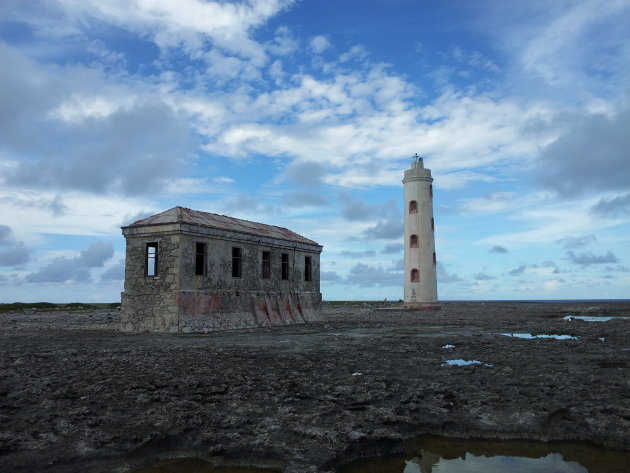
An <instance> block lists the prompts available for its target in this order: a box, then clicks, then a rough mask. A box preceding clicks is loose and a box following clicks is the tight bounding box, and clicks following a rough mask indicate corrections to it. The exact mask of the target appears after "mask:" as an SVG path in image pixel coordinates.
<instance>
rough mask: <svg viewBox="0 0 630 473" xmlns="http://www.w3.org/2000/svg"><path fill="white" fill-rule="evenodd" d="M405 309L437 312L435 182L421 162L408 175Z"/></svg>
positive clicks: (417, 159)
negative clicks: (434, 220) (434, 218)
mask: <svg viewBox="0 0 630 473" xmlns="http://www.w3.org/2000/svg"><path fill="white" fill-rule="evenodd" d="M402 182H403V185H404V188H405V211H404V212H405V305H404V306H405V308H408V309H418V310H438V309H439V308H440V306H439V305H438V303H437V279H436V274H435V269H436V258H435V238H434V222H433V186H432V185H431V183H432V182H433V178H432V177H431V170H429V169H425V168H424V163H423V161H422V158H421V157H419V156H418V155H417V154H416V155H415V156H414V157H413V162H412V163H411V169H407V170H406V171H405V178H404V179H403V181H402Z"/></svg>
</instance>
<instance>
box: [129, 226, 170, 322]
mask: <svg viewBox="0 0 630 473" xmlns="http://www.w3.org/2000/svg"><path fill="white" fill-rule="evenodd" d="M179 239H180V235H177V234H160V235H145V236H141V237H135V238H127V250H126V260H125V291H124V292H123V293H122V308H123V313H122V329H123V330H124V331H150V332H154V331H159V332H177V331H178V330H179V309H178V307H177V296H176V295H177V292H178V291H179V267H178V264H177V261H178V259H179V251H180V250H179ZM150 242H157V243H158V262H157V264H158V268H157V275H156V276H146V275H145V252H146V244H147V243H150Z"/></svg>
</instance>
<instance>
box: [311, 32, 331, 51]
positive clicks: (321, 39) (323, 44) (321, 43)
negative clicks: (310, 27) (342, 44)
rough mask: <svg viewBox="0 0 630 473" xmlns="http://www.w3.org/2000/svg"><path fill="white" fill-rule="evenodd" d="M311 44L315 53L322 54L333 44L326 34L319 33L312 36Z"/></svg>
mask: <svg viewBox="0 0 630 473" xmlns="http://www.w3.org/2000/svg"><path fill="white" fill-rule="evenodd" d="M310 46H311V49H312V50H313V52H314V53H316V54H321V53H323V52H324V51H326V50H327V49H329V48H330V47H332V44H330V41H328V38H327V37H326V36H324V35H318V36H314V37H313V38H311V42H310Z"/></svg>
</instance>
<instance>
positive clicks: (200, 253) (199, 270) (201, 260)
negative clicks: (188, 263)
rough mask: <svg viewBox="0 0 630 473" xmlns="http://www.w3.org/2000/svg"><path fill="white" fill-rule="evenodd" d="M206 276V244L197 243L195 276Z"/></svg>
mask: <svg viewBox="0 0 630 473" xmlns="http://www.w3.org/2000/svg"><path fill="white" fill-rule="evenodd" d="M205 275H206V244H205V243H199V242H197V243H195V276H205Z"/></svg>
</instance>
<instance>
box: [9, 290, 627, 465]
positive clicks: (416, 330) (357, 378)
mask: <svg viewBox="0 0 630 473" xmlns="http://www.w3.org/2000/svg"><path fill="white" fill-rule="evenodd" d="M375 307H377V306H375V305H366V304H355V305H350V304H345V305H343V304H324V309H323V310H324V315H325V320H324V321H322V322H318V323H313V324H310V325H294V326H285V327H273V328H262V329H256V330H234V331H229V332H218V333H211V334H207V335H201V334H198V335H184V334H180V335H172V334H125V333H121V332H119V331H118V323H119V313H118V312H116V311H108V310H94V311H82V312H62V311H55V312H36V313H33V314H24V313H19V314H18V313H10V314H0V471H3V472H11V473H13V472H15V473H20V472H32V471H38V472H126V471H129V470H131V469H133V468H137V467H138V466H141V465H143V464H147V463H152V462H156V461H158V460H161V459H168V458H177V457H200V458H204V459H206V460H209V461H210V462H213V463H215V464H219V465H235V464H236V465H259V466H267V467H276V468H277V469H279V470H280V471H284V472H287V473H291V472H298V471H299V472H317V471H322V472H324V471H337V469H338V466H339V464H340V463H342V462H344V461H346V460H351V459H353V458H357V457H360V456H368V455H371V454H374V453H388V452H393V451H397V449H398V450H399V449H400V448H401V447H400V445H401V444H402V441H403V440H405V439H409V438H411V437H413V436H416V435H419V434H425V433H429V434H439V435H444V436H452V437H467V438H487V439H529V440H541V441H551V440H577V441H583V442H587V443H590V444H594V445H597V446H601V447H605V448H610V449H617V450H627V451H630V338H629V335H628V334H629V333H630V319H623V318H620V317H621V316H626V317H628V316H630V305H629V304H628V303H614V302H607V303H604V302H591V303H514V302H496V303H494V302H492V303H490V302H486V303H481V302H450V303H442V310H441V311H434V312H409V311H402V310H398V309H397V307H398V306H397V305H396V304H390V305H389V306H388V309H387V310H378V309H375ZM566 315H589V316H600V315H601V316H611V317H613V320H611V321H608V322H586V321H581V320H564V319H563V317H564V316H566ZM503 333H519V334H522V333H527V334H532V335H554V334H555V335H571V336H573V337H576V338H575V339H566V340H556V339H553V338H541V337H538V338H531V339H528V338H515V337H509V336H505V335H501V334H503ZM443 347H445V348H443ZM447 360H464V361H479V362H480V363H473V364H469V365H463V366H457V365H454V366H450V365H447V364H445V362H446V361H447Z"/></svg>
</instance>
